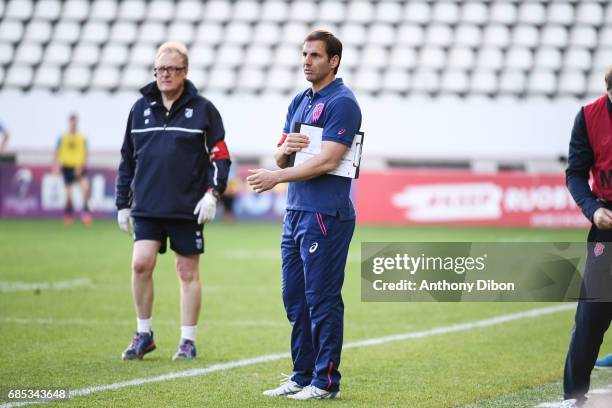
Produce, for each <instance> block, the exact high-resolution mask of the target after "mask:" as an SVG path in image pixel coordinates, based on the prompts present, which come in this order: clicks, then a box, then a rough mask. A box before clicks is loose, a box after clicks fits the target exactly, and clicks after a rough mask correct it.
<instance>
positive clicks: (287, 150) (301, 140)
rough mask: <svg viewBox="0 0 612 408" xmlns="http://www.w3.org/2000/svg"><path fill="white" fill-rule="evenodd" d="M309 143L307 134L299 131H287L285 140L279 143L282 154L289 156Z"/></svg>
mask: <svg viewBox="0 0 612 408" xmlns="http://www.w3.org/2000/svg"><path fill="white" fill-rule="evenodd" d="M309 144H310V139H308V136H306V135H303V134H301V133H289V134H288V135H287V138H286V139H285V142H284V143H283V144H282V145H281V147H280V149H281V151H282V153H283V154H285V155H287V156H289V155H290V154H293V153H295V152H299V151H300V150H302V149H303V148H305V147H308V145H309Z"/></svg>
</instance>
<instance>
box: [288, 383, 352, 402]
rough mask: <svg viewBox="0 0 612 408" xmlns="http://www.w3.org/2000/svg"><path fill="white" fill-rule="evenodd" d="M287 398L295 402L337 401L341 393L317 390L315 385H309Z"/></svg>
mask: <svg viewBox="0 0 612 408" xmlns="http://www.w3.org/2000/svg"><path fill="white" fill-rule="evenodd" d="M287 398H291V399H294V400H301V401H305V400H322V399H337V398H340V391H335V392H332V391H326V390H322V389H321V388H317V387H315V386H314V385H308V386H306V387H304V388H303V389H302V391H300V392H298V393H296V394H293V395H288V396H287Z"/></svg>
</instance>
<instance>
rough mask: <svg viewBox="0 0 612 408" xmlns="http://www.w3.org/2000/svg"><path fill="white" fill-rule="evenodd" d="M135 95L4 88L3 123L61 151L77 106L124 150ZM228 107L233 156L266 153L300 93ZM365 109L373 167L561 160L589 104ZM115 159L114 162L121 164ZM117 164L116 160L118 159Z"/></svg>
mask: <svg viewBox="0 0 612 408" xmlns="http://www.w3.org/2000/svg"><path fill="white" fill-rule="evenodd" d="M137 96H138V95H137V94H134V93H115V94H110V93H95V92H89V93H84V94H81V93H62V94H53V93H46V92H40V91H31V92H28V93H22V92H20V91H4V92H2V93H0V112H1V113H0V115H1V116H0V122H2V123H3V124H4V125H5V127H6V128H7V129H8V130H9V131H10V132H11V136H12V138H11V142H10V145H9V149H10V150H13V151H17V152H18V153H19V152H27V151H31V150H32V149H39V150H40V149H42V150H47V151H52V149H53V148H54V147H55V143H56V141H57V138H58V136H59V134H60V133H61V132H63V131H64V130H65V128H66V126H67V118H68V115H69V113H71V112H77V113H78V114H79V115H80V118H81V122H80V127H81V130H82V131H83V132H84V133H85V135H86V136H87V138H88V141H89V147H90V149H91V151H92V152H93V153H94V155H95V153H96V152H116V153H117V157H118V152H119V148H120V146H121V141H122V138H123V133H124V131H125V123H126V119H127V116H128V113H129V110H130V107H131V106H132V104H133V103H134V101H135V100H136V98H137ZM206 96H207V97H209V98H210V99H211V100H212V101H213V102H214V103H215V105H216V106H217V107H218V109H219V110H220V112H221V114H222V116H223V119H224V123H225V127H226V131H227V142H228V146H229V148H230V151H231V152H232V154H234V155H235V156H237V157H249V158H253V157H262V158H267V160H270V154H271V152H272V150H273V149H274V147H275V145H276V142H277V141H278V139H279V137H280V134H281V131H282V127H283V124H284V118H285V114H286V109H287V105H288V103H289V101H290V97H288V96H285V95H270V94H266V95H262V96H257V95H224V94H220V95H206ZM358 98H359V101H360V104H361V108H362V111H363V125H362V130H364V131H365V134H366V137H365V142H364V160H363V163H364V167H366V168H368V167H373V166H374V163H377V162H378V160H379V159H381V158H382V159H386V160H398V161H410V160H437V161H444V160H449V161H452V160H498V161H524V160H556V159H557V158H558V157H560V156H564V155H567V149H568V141H569V135H570V131H571V127H572V124H573V120H574V117H575V115H576V113H577V112H578V109H579V108H580V106H581V105H582V104H583V101H578V100H576V99H571V98H570V99H563V98H561V99H550V100H549V99H537V98H530V99H526V100H523V99H514V98H508V99H506V98H498V99H487V98H476V97H473V98H467V99H459V98H454V97H440V98H436V99H430V98H427V97H422V98H421V97H412V98H404V99H402V98H393V97H379V98H375V97H371V96H359V95H358ZM112 164H114V163H112ZM111 167H112V166H111Z"/></svg>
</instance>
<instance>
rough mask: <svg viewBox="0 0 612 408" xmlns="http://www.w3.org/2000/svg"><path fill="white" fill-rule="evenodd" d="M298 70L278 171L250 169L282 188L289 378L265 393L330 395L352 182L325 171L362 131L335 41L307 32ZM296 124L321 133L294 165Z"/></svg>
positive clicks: (335, 389) (299, 143)
mask: <svg viewBox="0 0 612 408" xmlns="http://www.w3.org/2000/svg"><path fill="white" fill-rule="evenodd" d="M302 57H303V67H304V74H305V75H306V79H307V80H308V81H309V82H310V83H311V84H312V87H311V88H308V89H307V90H305V91H303V92H301V93H300V94H298V95H297V96H296V97H295V98H294V99H293V101H292V102H291V104H290V105H289V110H288V112H287V119H286V121H285V127H284V129H283V137H282V139H281V141H280V142H279V144H278V149H277V151H276V152H275V154H274V157H275V159H276V163H277V165H278V166H279V167H280V168H281V170H275V171H270V170H265V169H258V170H252V173H253V174H252V175H251V176H249V177H248V179H247V180H248V182H249V184H250V185H251V187H252V188H253V189H254V190H255V191H256V192H258V193H261V192H264V191H267V190H269V189H271V188H273V187H274V186H275V185H277V184H278V183H286V182H288V183H289V192H288V197H287V213H286V216H285V221H284V224H283V234H282V243H281V253H282V293H283V303H284V305H285V310H286V312H287V318H288V319H289V322H290V323H291V325H292V331H291V356H292V360H293V374H292V375H291V377H289V378H287V379H286V381H285V382H284V383H283V384H281V386H280V387H278V388H275V389H272V390H268V391H265V392H264V394H265V395H268V396H288V397H289V398H293V399H299V400H307V399H331V398H337V397H338V396H339V395H340V394H339V386H340V372H339V371H338V367H339V366H340V353H341V351H342V336H343V323H344V304H343V302H342V295H341V290H342V284H343V282H344V268H345V266H346V258H347V255H348V248H349V244H350V241H351V238H352V236H353V231H354V229H355V210H354V208H353V204H352V203H351V200H350V196H349V195H350V189H351V179H348V178H344V177H339V176H334V175H330V174H327V173H328V172H330V171H332V170H333V169H335V168H336V167H337V166H338V164H339V162H340V160H341V159H342V156H343V155H344V154H345V152H346V151H347V149H349V147H350V146H351V143H352V141H353V137H354V135H355V134H356V133H357V132H358V131H359V128H360V127H361V110H360V108H359V105H358V104H357V101H356V100H355V96H354V95H353V92H351V90H350V89H349V88H347V87H346V86H345V85H344V84H343V82H342V79H340V78H338V79H336V77H335V76H336V73H337V72H338V66H339V65H340V59H341V57H342V43H341V42H340V41H339V40H338V39H337V38H336V37H335V36H334V35H333V34H331V33H329V32H326V31H314V32H312V33H310V34H309V35H308V36H307V37H306V39H305V40H304V46H303V51H302ZM296 122H303V123H307V124H311V125H315V126H319V127H322V128H323V137H322V144H321V153H320V154H318V155H316V156H314V157H312V158H310V159H308V160H307V161H305V162H304V163H302V164H300V165H299V166H295V167H287V166H288V162H289V156H290V155H291V154H292V153H295V152H297V151H299V150H301V149H302V148H304V147H306V146H308V144H309V140H308V137H307V136H306V135H302V134H297V133H291V132H292V130H293V129H294V124H295V123H296Z"/></svg>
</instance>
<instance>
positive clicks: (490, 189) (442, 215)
mask: <svg viewBox="0 0 612 408" xmlns="http://www.w3.org/2000/svg"><path fill="white" fill-rule="evenodd" d="M502 195H503V192H502V189H501V188H500V187H499V186H497V185H495V184H494V183H486V182H483V183H456V184H455V183H453V184H442V183H440V184H428V185H423V186H409V187H406V188H404V190H403V191H401V192H399V193H397V194H394V195H393V196H392V198H391V201H392V203H393V204H394V205H395V206H397V207H400V208H405V209H406V218H407V219H410V220H415V221H454V220H471V219H483V218H485V219H497V218H499V217H500V216H501V214H502V205H501V201H502Z"/></svg>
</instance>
